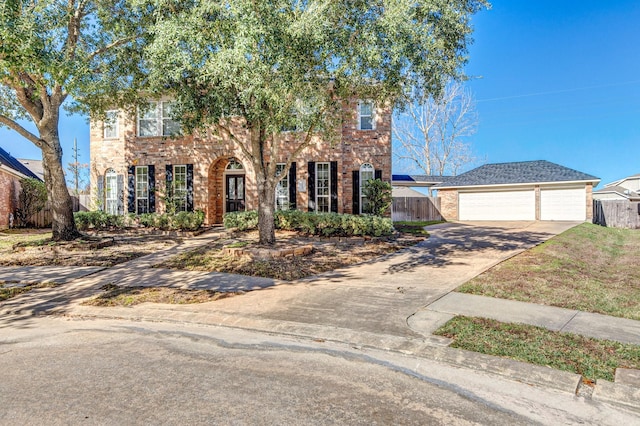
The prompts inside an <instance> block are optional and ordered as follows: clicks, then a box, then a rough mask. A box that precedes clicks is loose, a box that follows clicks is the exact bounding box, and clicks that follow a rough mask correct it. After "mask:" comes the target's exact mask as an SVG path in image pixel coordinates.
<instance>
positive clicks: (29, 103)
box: [0, 0, 153, 239]
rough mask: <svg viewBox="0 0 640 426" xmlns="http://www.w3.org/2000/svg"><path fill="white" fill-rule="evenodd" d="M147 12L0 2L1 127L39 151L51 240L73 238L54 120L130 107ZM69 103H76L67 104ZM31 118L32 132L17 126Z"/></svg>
mask: <svg viewBox="0 0 640 426" xmlns="http://www.w3.org/2000/svg"><path fill="white" fill-rule="evenodd" d="M151 12H152V10H151V9H150V8H136V7H132V6H131V5H130V4H129V2H128V1H125V0H117V1H100V0H98V1H88V0H67V1H62V0H45V1H41V0H38V1H35V0H22V1H20V0H5V1H3V2H2V3H0V125H4V126H7V127H9V128H10V129H13V130H14V131H16V132H17V133H18V134H20V135H21V136H23V137H24V138H25V139H26V140H28V141H30V142H31V143H33V144H35V145H36V146H37V147H38V148H40V149H41V150H42V156H43V167H44V176H45V183H46V185H47V191H48V193H49V201H50V202H51V204H52V211H53V238H54V239H71V238H75V236H76V235H77V231H76V229H75V224H74V222H73V214H72V205H71V199H70V197H69V193H68V190H67V188H66V183H65V179H64V169H63V166H62V147H61V145H60V139H59V131H58V126H59V115H60V108H61V106H62V105H63V104H65V105H67V106H68V107H69V109H70V110H71V111H77V110H82V111H85V112H86V111H89V110H92V111H95V112H98V113H100V112H101V111H103V110H104V109H105V108H106V107H107V106H113V105H122V106H124V105H129V106H131V105H134V104H135V103H136V99H137V98H138V94H139V93H140V92H141V89H142V88H143V86H144V84H145V83H146V79H145V77H144V76H145V73H146V69H145V67H144V66H143V63H142V55H141V52H142V50H143V47H144V45H145V44H146V43H147V41H148V39H147V38H146V32H145V31H144V28H145V27H146V26H147V25H148V24H149V23H150V22H149V21H148V18H149V17H151V16H153V15H152V14H151ZM70 97H72V98H73V99H74V100H75V102H66V103H65V101H67V100H68V99H71V98H70ZM25 119H26V120H30V121H31V122H33V124H34V125H35V126H36V128H37V133H33V132H31V131H29V130H28V129H27V128H26V127H24V126H23V125H21V122H20V120H25Z"/></svg>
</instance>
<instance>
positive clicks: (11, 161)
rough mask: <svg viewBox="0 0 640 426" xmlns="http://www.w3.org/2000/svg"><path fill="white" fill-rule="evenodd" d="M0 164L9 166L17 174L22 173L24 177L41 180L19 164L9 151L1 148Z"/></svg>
mask: <svg viewBox="0 0 640 426" xmlns="http://www.w3.org/2000/svg"><path fill="white" fill-rule="evenodd" d="M0 164H2V165H4V166H7V167H9V168H11V169H13V170H15V171H16V172H19V173H22V174H23V175H25V176H27V177H30V178H35V179H38V180H41V179H40V178H39V177H38V176H36V175H35V174H34V173H33V172H32V171H31V170H29V169H28V168H27V166H25V165H24V164H22V163H21V162H19V161H18V160H17V159H16V158H14V157H13V156H11V154H9V153H8V152H7V151H5V150H4V149H2V148H0Z"/></svg>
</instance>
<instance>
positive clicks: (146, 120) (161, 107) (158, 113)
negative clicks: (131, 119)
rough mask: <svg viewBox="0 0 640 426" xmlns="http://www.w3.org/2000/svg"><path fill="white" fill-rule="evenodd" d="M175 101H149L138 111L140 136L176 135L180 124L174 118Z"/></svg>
mask: <svg viewBox="0 0 640 426" xmlns="http://www.w3.org/2000/svg"><path fill="white" fill-rule="evenodd" d="M172 114H173V102H169V101H162V102H149V104H148V107H147V108H143V109H141V110H140V111H139V112H138V136H174V135H177V134H179V133H180V124H179V123H178V122H177V121H175V120H174V119H173V118H172Z"/></svg>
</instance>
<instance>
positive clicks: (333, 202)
mask: <svg viewBox="0 0 640 426" xmlns="http://www.w3.org/2000/svg"><path fill="white" fill-rule="evenodd" d="M170 110H171V102H170V101H155V102H151V103H150V108H149V109H147V110H145V111H142V112H139V113H138V116H137V117H128V116H126V115H125V114H124V113H123V112H121V111H115V110H114V111H108V112H107V119H106V120H105V121H93V122H92V124H91V191H92V198H93V199H94V201H95V202H96V205H97V207H98V208H100V209H103V210H105V211H107V212H109V213H112V214H125V213H127V212H130V213H146V212H163V211H165V210H166V205H165V201H166V200H167V197H166V195H167V194H168V193H172V198H171V200H172V201H173V203H174V205H176V206H177V209H178V210H186V211H191V210H202V211H204V212H205V217H206V219H205V223H206V224H209V225H211V224H216V223H221V222H222V216H223V214H224V213H226V212H231V211H237V210H252V209H256V208H257V206H258V196H257V188H256V183H255V177H254V176H255V173H254V172H253V170H252V165H251V162H250V161H247V160H246V159H245V158H244V156H243V153H242V151H241V149H240V147H238V146H237V144H234V143H233V142H232V141H230V140H228V139H225V138H223V137H221V136H219V135H215V134H206V135H202V134H194V135H186V136H180V137H178V138H172V137H170V135H172V134H175V132H176V130H178V128H179V126H178V124H177V123H176V122H175V121H173V120H172V119H171V117H170ZM240 134H242V133H241V132H240ZM297 136H298V137H299V135H296V132H295V131H290V132H283V133H282V134H281V135H279V137H280V138H281V141H280V143H281V144H282V145H281V146H283V147H284V149H282V150H281V154H280V155H281V157H280V158H275V159H274V160H275V161H276V162H277V164H278V167H283V166H284V163H286V161H287V160H288V156H290V155H291V153H292V151H293V149H294V148H295V147H296V146H297V145H296V143H295V142H294V143H287V142H292V141H293V139H294V138H296V137H297ZM245 137H246V134H245ZM336 139H337V140H332V141H331V142H328V141H324V140H322V139H321V138H320V137H319V136H318V137H315V139H314V140H313V142H312V143H311V144H310V146H308V147H307V148H306V149H305V150H304V151H302V152H301V154H300V155H298V156H297V158H296V159H295V162H294V163H293V164H292V165H291V168H290V171H289V175H288V176H286V177H285V178H283V179H282V180H281V181H280V184H279V185H278V188H277V190H276V193H275V194H274V197H276V203H277V206H278V208H296V209H299V210H305V211H306V210H308V211H317V212H339V213H355V214H359V213H361V211H362V206H363V204H364V202H365V200H364V199H363V197H362V184H363V183H364V182H366V181H367V180H368V179H371V178H381V179H383V180H387V181H389V180H390V179H391V109H390V108H376V107H374V105H373V104H372V103H371V102H368V101H352V102H345V103H344V105H343V108H342V123H341V128H340V131H339V132H338V137H337V138H336ZM269 161H271V159H269ZM168 188H169V189H170V190H171V191H170V192H168V191H167V189H168Z"/></svg>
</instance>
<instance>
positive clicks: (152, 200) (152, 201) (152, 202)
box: [147, 165, 156, 213]
mask: <svg viewBox="0 0 640 426" xmlns="http://www.w3.org/2000/svg"><path fill="white" fill-rule="evenodd" d="M147 170H148V173H149V181H148V182H149V213H155V211H156V168H155V166H154V165H149V166H147Z"/></svg>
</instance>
